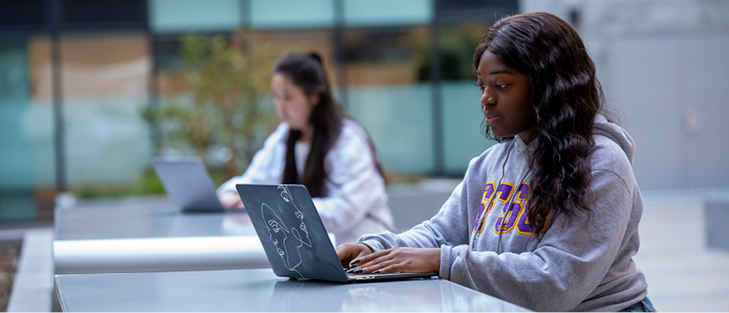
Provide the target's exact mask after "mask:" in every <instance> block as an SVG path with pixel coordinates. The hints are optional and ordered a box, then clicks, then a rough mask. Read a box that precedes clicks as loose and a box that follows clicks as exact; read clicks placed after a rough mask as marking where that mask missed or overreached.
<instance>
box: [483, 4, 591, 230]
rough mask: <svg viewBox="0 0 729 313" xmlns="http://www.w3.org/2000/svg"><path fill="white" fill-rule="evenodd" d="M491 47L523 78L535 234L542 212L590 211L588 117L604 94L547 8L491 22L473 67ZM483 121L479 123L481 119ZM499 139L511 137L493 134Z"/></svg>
mask: <svg viewBox="0 0 729 313" xmlns="http://www.w3.org/2000/svg"><path fill="white" fill-rule="evenodd" d="M486 50H489V51H491V53H493V54H494V55H496V56H497V57H498V58H499V59H500V60H501V61H502V62H503V63H504V64H505V65H506V66H508V67H509V68H511V69H513V70H516V71H518V72H520V73H522V74H525V75H527V76H528V77H529V83H530V84H531V95H530V96H531V102H532V106H533V107H534V111H535V112H536V129H537V131H536V132H535V134H534V137H533V138H532V140H535V141H536V142H535V144H536V147H535V148H534V150H533V153H532V154H531V155H530V157H529V161H528V162H529V165H530V171H531V175H532V176H531V178H530V182H529V185H530V195H529V206H528V208H529V213H528V216H527V218H528V221H529V223H530V224H531V225H532V226H533V227H532V229H533V232H534V234H535V235H537V234H539V233H540V232H541V231H542V230H544V229H545V227H546V223H547V215H548V214H549V212H550V211H554V213H566V214H567V216H571V215H573V214H574V213H576V212H578V211H583V212H589V211H590V206H589V202H588V195H589V193H590V180H591V173H590V172H591V168H590V163H589V161H588V155H589V153H590V149H591V147H592V146H593V145H594V144H595V142H594V140H593V138H592V128H593V124H594V122H595V116H596V115H597V114H598V113H603V112H604V109H603V103H604V95H603V93H602V87H601V85H600V82H599V81H598V80H597V78H596V76H595V65H594V64H593V62H592V60H591V59H590V56H589V55H588V53H587V50H586V49H585V46H584V44H583V43H582V39H580V36H579V35H578V34H577V32H576V31H575V30H574V28H572V26H570V25H569V24H568V23H567V22H565V21H564V20H562V19H561V18H559V17H557V16H555V15H552V14H549V13H543V12H542V13H527V14H520V15H514V16H510V17H506V18H503V19H501V20H499V21H497V22H496V23H495V24H494V25H493V26H491V27H490V28H489V30H488V31H487V32H486V34H485V35H484V36H483V39H482V40H481V42H480V43H479V45H478V46H477V47H476V53H475V56H474V66H475V67H476V69H478V66H479V63H480V61H481V56H482V55H483V54H484V52H486ZM484 125H485V124H484ZM484 127H485V129H484V133H485V134H486V136H487V137H489V138H491V139H494V140H496V141H498V142H504V141H507V140H512V139H513V137H511V138H498V137H496V136H494V135H493V133H492V132H491V129H490V127H488V125H485V126H484Z"/></svg>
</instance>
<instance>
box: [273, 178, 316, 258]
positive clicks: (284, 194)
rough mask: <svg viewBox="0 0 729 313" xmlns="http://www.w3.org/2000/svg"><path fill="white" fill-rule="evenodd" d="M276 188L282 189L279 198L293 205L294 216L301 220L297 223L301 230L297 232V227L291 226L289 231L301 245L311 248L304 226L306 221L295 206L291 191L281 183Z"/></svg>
mask: <svg viewBox="0 0 729 313" xmlns="http://www.w3.org/2000/svg"><path fill="white" fill-rule="evenodd" d="M278 189H281V190H282V191H281V198H283V200H284V201H285V202H286V203H288V204H291V205H292V206H293V207H294V214H295V215H296V218H297V219H299V220H300V221H301V222H300V223H299V229H300V230H301V232H299V229H296V228H291V232H292V233H293V235H294V237H296V239H298V240H299V242H301V244H302V245H306V246H307V247H309V248H311V238H309V231H308V230H307V228H306V223H304V213H302V212H301V210H299V208H298V207H297V206H296V203H295V202H294V199H293V198H292V197H291V193H290V192H289V188H288V187H286V186H284V185H281V186H278ZM302 233H303V236H302ZM299 247H301V246H299Z"/></svg>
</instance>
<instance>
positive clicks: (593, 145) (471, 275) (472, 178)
mask: <svg viewBox="0 0 729 313" xmlns="http://www.w3.org/2000/svg"><path fill="white" fill-rule="evenodd" d="M474 66H475V68H476V73H477V77H478V79H477V86H478V87H479V88H480V90H481V109H482V111H483V114H484V117H485V119H484V122H485V133H486V134H487V136H489V137H490V138H493V139H495V140H496V141H498V142H499V143H498V144H496V145H494V146H492V147H491V148H489V149H488V150H486V151H484V152H483V153H482V154H481V155H480V156H478V157H476V158H474V159H473V160H471V162H470V163H469V166H468V170H467V171H466V175H465V177H464V178H463V181H462V182H461V183H460V185H459V186H458V187H456V189H455V190H454V191H453V193H452V194H451V196H450V198H449V199H448V200H447V201H446V203H445V204H443V207H442V208H441V209H440V211H439V212H438V214H437V215H435V216H434V217H433V218H431V219H430V220H428V221H425V222H423V223H422V224H420V225H417V226H415V227H413V228H412V229H410V230H408V231H406V232H403V233H401V234H394V233H391V232H385V233H380V234H376V235H366V236H363V237H361V238H360V239H359V240H358V243H352V244H345V245H342V246H339V247H338V248H337V254H338V255H339V258H340V260H342V264H343V265H344V266H349V267H351V271H353V272H361V273H390V272H432V271H437V272H438V273H439V276H440V277H441V278H443V279H448V280H451V281H453V282H456V283H458V284H461V285H464V286H467V287H470V288H473V289H476V290H478V291H481V292H484V293H486V294H489V295H492V296H495V297H498V298H501V299H504V300H506V301H509V302H512V303H515V304H518V305H521V306H523V307H525V308H529V309H532V310H537V311H571V310H575V311H593V310H599V311H619V310H624V309H627V310H638V311H641V310H644V311H645V310H647V311H651V310H654V308H653V306H652V304H651V303H650V300H648V298H647V297H646V295H647V293H648V291H647V288H648V284H647V282H646V279H645V276H644V275H643V273H642V272H641V271H640V270H638V269H637V267H636V265H635V262H633V259H632V257H633V256H634V255H635V254H636V253H637V252H638V247H639V245H640V241H639V239H638V224H639V222H640V218H641V215H642V212H643V199H642V197H641V194H640V190H639V188H638V184H637V183H636V181H635V177H634V175H633V170H632V165H631V162H632V159H633V153H634V151H635V144H634V142H633V140H632V138H631V137H630V135H628V133H627V132H625V130H623V129H622V128H620V127H619V126H617V125H616V124H613V123H612V122H610V121H609V120H608V119H606V118H605V117H604V116H605V115H604V114H601V113H602V112H603V102H604V97H603V94H602V89H601V86H600V83H599V82H598V81H597V78H596V76H595V66H594V64H593V62H592V60H591V59H590V57H589V55H588V53H587V50H586V49H585V47H584V45H583V43H582V40H581V39H580V37H579V35H578V34H577V32H576V31H575V30H574V29H573V28H572V27H571V26H570V25H569V24H568V23H567V22H565V21H564V20H562V19H560V18H559V17H557V16H554V15H552V14H549V13H530V14H521V15H515V16H511V17H507V18H504V19H501V20H499V21H497V22H496V23H495V24H494V25H493V26H491V28H489V30H488V31H487V32H486V34H485V35H484V37H483V39H482V40H481V42H480V44H479V45H478V46H477V47H476V54H475V56H474Z"/></svg>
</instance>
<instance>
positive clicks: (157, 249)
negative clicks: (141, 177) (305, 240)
mask: <svg viewBox="0 0 729 313" xmlns="http://www.w3.org/2000/svg"><path fill="white" fill-rule="evenodd" d="M55 226H56V227H55V229H56V240H55V241H54V242H53V256H54V266H55V273H56V274H81V273H120V272H157V271H184V270H193V271H195V270H220V269H241V268H263V267H269V266H270V265H269V263H268V259H266V255H265V253H264V252H263V248H262V247H261V244H260V241H259V239H258V236H256V232H255V229H254V228H253V225H252V224H251V221H250V219H249V218H248V214H245V213H244V212H240V211H238V212H217V213H183V212H180V210H178V209H176V208H175V207H173V206H172V205H171V204H170V203H169V202H168V201H167V200H166V199H157V198H149V199H145V198H141V199H140V198H138V199H130V200H120V201H113V202H108V201H107V202H101V203H94V202H89V203H84V204H82V205H79V206H76V207H73V208H67V209H64V210H61V211H58V212H57V216H56V225H55Z"/></svg>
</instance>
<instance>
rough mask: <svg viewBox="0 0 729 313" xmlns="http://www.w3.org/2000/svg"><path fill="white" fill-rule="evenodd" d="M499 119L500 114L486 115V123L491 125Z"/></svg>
mask: <svg viewBox="0 0 729 313" xmlns="http://www.w3.org/2000/svg"><path fill="white" fill-rule="evenodd" d="M499 118H501V115H500V114H486V123H491V122H493V121H495V120H497V119H499Z"/></svg>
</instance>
